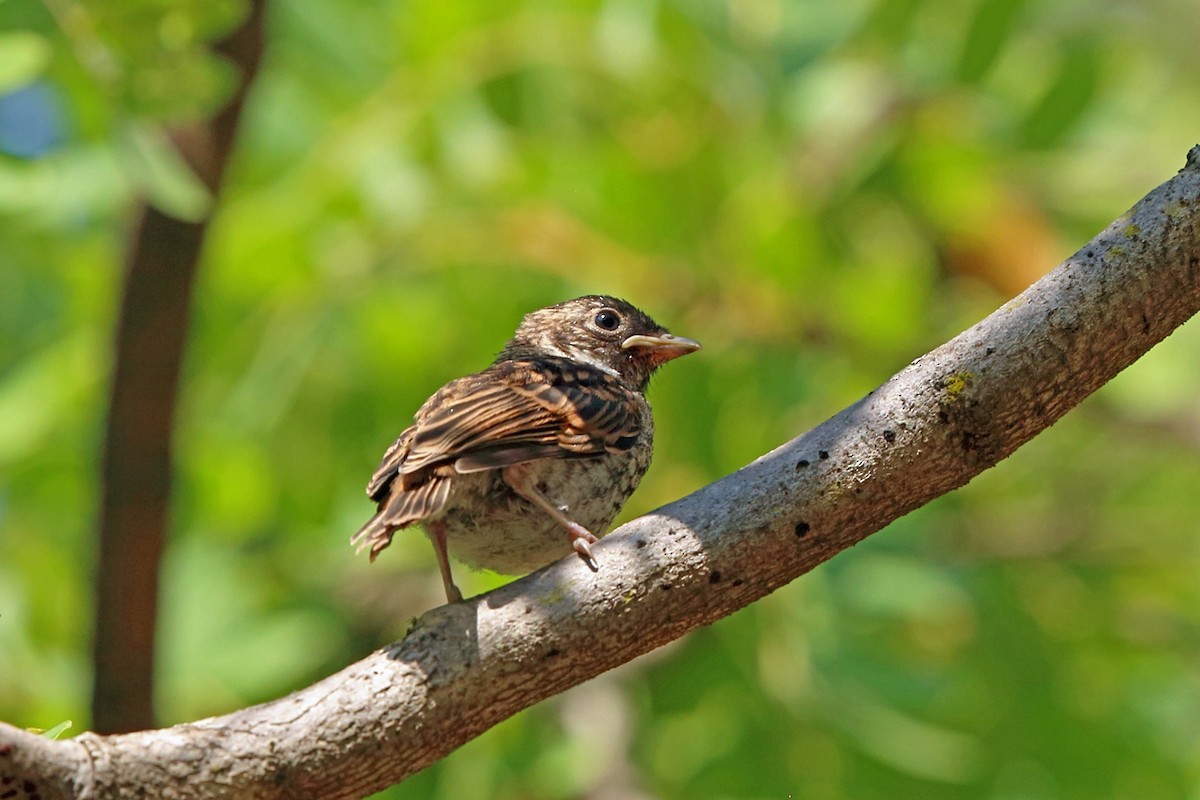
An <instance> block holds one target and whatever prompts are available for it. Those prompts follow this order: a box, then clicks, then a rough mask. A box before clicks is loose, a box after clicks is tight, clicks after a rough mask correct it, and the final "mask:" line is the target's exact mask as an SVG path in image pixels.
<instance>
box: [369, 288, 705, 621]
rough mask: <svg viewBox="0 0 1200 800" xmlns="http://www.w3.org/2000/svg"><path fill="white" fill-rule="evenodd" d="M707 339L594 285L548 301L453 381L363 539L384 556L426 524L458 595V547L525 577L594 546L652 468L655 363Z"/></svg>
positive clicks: (425, 418)
mask: <svg viewBox="0 0 1200 800" xmlns="http://www.w3.org/2000/svg"><path fill="white" fill-rule="evenodd" d="M699 349H700V345H699V343H697V342H695V341H693V340H691V339H685V338H683V337H681V336H673V335H671V334H670V333H668V332H667V330H666V329H665V328H663V327H662V326H661V325H659V324H658V323H656V322H655V321H654V320H652V319H650V317H648V316H647V315H646V314H644V313H643V312H641V311H639V310H638V309H637V308H634V307H633V306H632V305H630V304H629V303H627V302H625V301H624V300H619V299H617V298H615V297H607V296H604V295H589V296H587V297H580V298H577V299H575V300H568V301H567V302H565V303H559V304H558V305H554V306H550V307H548V308H543V309H540V310H538V311H534V312H532V313H531V314H528V315H526V317H525V318H524V319H523V320H522V321H521V324H520V326H519V327H518V328H517V332H516V334H514V335H513V338H512V339H511V340H510V341H509V342H508V344H507V345H505V347H504V349H503V350H502V351H501V352H500V355H499V356H497V357H496V360H495V361H494V362H492V365H491V366H490V367H488V368H487V369H485V370H483V371H482V372H476V373H475V374H473V375H468V376H466V377H465V378H459V379H458V380H455V381H451V382H450V383H448V384H446V385H445V386H443V387H442V388H441V389H439V390H438V391H437V392H436V393H434V395H433V396H432V397H430V398H429V399H428V400H426V401H425V404H424V405H423V406H421V409H420V410H419V411H417V414H416V417H415V421H414V424H413V425H412V426H411V427H409V428H408V429H407V430H405V431H404V432H403V433H401V434H400V438H398V439H397V440H396V441H395V443H394V444H392V446H391V447H389V448H388V449H387V452H385V453H384V454H383V461H382V462H380V464H379V467H378V469H376V470H375V474H374V475H372V476H371V482H370V483H369V484H368V485H367V495H368V496H369V497H370V498H371V499H372V500H374V501H375V502H377V503H378V504H379V510H378V511H377V512H376V513H375V516H373V517H371V519H370V520H369V521H368V522H367V524H366V525H364V526H363V527H362V529H361V530H359V531H358V533H356V534H354V537H353V538H352V539H351V540H350V542H351V544H357V545H358V550H359V552H361V551H362V550H364V549H368V550H369V551H370V554H371V560H372V561H374V560H375V557H376V556H377V555H379V553H380V551H382V550H383V549H384V548H385V547H387V546H388V545H389V544H391V542H392V535H393V534H394V533H395V532H396V531H397V530H400V529H401V528H407V527H409V526H410V525H415V524H420V525H422V526H423V527H424V528H425V530H426V532H427V533H428V534H429V538H430V541H432V542H433V549H434V551H435V552H436V553H437V559H438V567H439V568H440V569H441V573H442V583H443V585H444V586H445V589H446V598H447V600H449V601H450V602H452V603H453V602H457V601H459V600H462V594H461V593H460V592H459V590H458V587H457V586H455V585H454V579H453V577H452V576H451V574H450V559H449V556H448V553H453V554H454V556H455V557H456V558H457V559H459V560H460V561H462V562H464V563H466V564H468V565H470V566H472V567H477V568H486V569H490V570H495V571H496V572H502V573H507V574H524V573H527V572H532V571H533V570H535V569H538V568H539V567H542V566H545V565H546V564H548V563H550V562H551V561H554V560H556V559H558V558H561V557H562V556H564V555H567V554H568V553H570V552H571V551H572V550H574V551H575V552H576V553H578V554H579V556H580V558H582V559H583V560H584V561H585V562H587V563H588V565H589V566H591V567H592V568H593V569H596V562H595V559H594V558H593V557H592V550H591V545H592V544H594V543H595V542H596V541H597V534H602V533H603V532H604V531H605V529H606V528H607V527H608V525H609V524H610V523H611V522H612V521H613V518H614V517H616V515H617V512H618V511H620V510H621V507H622V506H623V505H625V501H626V500H628V499H629V496H630V495H631V494H633V490H634V489H636V488H637V485H638V482H639V481H641V479H642V475H644V474H645V472H646V469H647V468H648V467H649V466H650V456H651V453H652V451H653V441H654V419H653V417H652V416H651V413H650V404H649V403H647V402H646V398H645V391H646V386H647V384H648V383H649V382H650V376H651V374H653V372H654V371H655V370H656V369H658V367H660V366H662V365H663V364H664V363H666V362H667V361H670V360H671V359H673V358H677V357H679V356H682V355H686V354H688V353H691V352H694V351H696V350H699Z"/></svg>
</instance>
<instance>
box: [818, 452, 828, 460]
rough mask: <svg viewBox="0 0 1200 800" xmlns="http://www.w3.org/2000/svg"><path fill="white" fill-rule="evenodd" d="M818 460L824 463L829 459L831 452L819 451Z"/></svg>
mask: <svg viewBox="0 0 1200 800" xmlns="http://www.w3.org/2000/svg"><path fill="white" fill-rule="evenodd" d="M817 458H819V459H821V460H822V461H824V460H825V459H827V458H829V451H828V450H818V451H817Z"/></svg>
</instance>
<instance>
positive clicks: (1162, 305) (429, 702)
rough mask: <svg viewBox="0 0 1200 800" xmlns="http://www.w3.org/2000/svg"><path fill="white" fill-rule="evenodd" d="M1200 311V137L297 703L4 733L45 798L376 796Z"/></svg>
mask: <svg viewBox="0 0 1200 800" xmlns="http://www.w3.org/2000/svg"><path fill="white" fill-rule="evenodd" d="M1198 309H1200V147H1198V148H1196V149H1194V150H1193V151H1192V153H1191V154H1189V159H1188V166H1187V167H1186V168H1185V169H1184V170H1183V171H1182V172H1181V173H1180V174H1179V175H1178V176H1176V177H1175V178H1173V179H1172V180H1170V181H1168V182H1167V183H1166V184H1164V185H1163V186H1161V187H1159V188H1158V189H1156V190H1155V191H1154V192H1152V193H1151V194H1150V195H1149V196H1148V197H1146V198H1145V199H1144V200H1142V201H1141V202H1140V203H1139V204H1138V205H1137V206H1136V207H1135V208H1134V209H1133V210H1132V211H1130V212H1129V213H1127V214H1126V215H1125V216H1123V217H1121V218H1120V219H1118V220H1117V221H1116V222H1114V223H1113V224H1112V225H1110V226H1109V227H1108V228H1107V229H1106V230H1105V231H1103V232H1102V233H1101V234H1100V235H1099V236H1097V237H1096V238H1095V239H1094V240H1093V241H1091V242H1090V243H1089V244H1087V245H1086V246H1085V247H1084V248H1083V249H1082V250H1080V251H1079V252H1078V253H1076V254H1075V255H1074V256H1073V257H1072V258H1071V259H1069V260H1068V261H1067V262H1065V263H1064V264H1063V265H1061V266H1060V267H1059V268H1058V269H1056V270H1055V271H1054V272H1052V273H1051V274H1050V275H1048V276H1046V277H1045V278H1044V279H1042V280H1040V281H1038V282H1037V283H1036V284H1035V285H1034V286H1032V287H1031V288H1030V289H1029V290H1028V291H1026V292H1025V293H1023V294H1022V295H1020V296H1019V297H1017V298H1016V299H1014V300H1012V301H1011V302H1009V303H1007V304H1005V305H1004V306H1003V307H1002V308H1000V309H999V310H998V311H996V312H995V313H994V314H992V315H991V316H989V317H988V318H987V319H985V320H984V321H982V322H980V323H979V324H977V325H975V326H974V327H972V328H971V329H969V330H967V331H965V332H964V333H962V334H961V335H959V336H958V337H956V338H955V339H954V340H952V341H950V342H948V343H947V344H945V345H943V346H942V347H939V348H938V349H936V350H934V351H933V352H931V353H929V354H927V355H925V356H923V357H921V358H919V359H917V360H916V361H914V362H913V363H912V364H910V365H909V366H908V367H906V368H905V369H904V370H902V371H901V372H900V373H899V374H897V375H896V376H895V377H893V378H892V379H891V380H889V381H888V382H887V383H885V384H883V385H882V386H880V387H879V388H878V389H876V390H875V391H874V392H872V393H871V394H870V395H868V396H867V397H865V398H863V399H862V400H860V401H859V402H857V403H855V404H854V405H853V406H851V407H850V408H847V409H846V410H845V411H843V412H841V413H840V414H838V415H837V416H835V417H833V418H832V419H830V420H829V421H827V422H825V423H824V424H822V425H820V426H818V427H817V428H815V429H813V430H812V431H810V432H808V433H806V434H804V435H803V436H800V437H799V438H797V439H795V440H793V441H791V442H789V443H787V444H785V445H784V446H782V447H780V448H779V449H777V450H775V451H774V452H771V453H769V454H767V455H765V456H763V457H762V458H760V459H758V460H757V461H755V462H754V463H752V464H750V465H749V466H747V467H745V468H744V469H742V470H739V471H738V472H736V473H734V474H733V475H730V476H728V477H726V478H723V479H721V480H719V481H717V482H716V483H714V484H711V485H709V486H707V487H705V488H703V489H701V490H699V491H697V492H695V493H694V494H692V495H689V496H688V497H686V498H684V499H682V500H680V501H678V502H676V503H672V504H670V505H668V506H665V507H663V508H661V509H659V510H657V511H655V512H653V513H651V514H648V515H646V516H645V517H642V518H640V519H637V520H634V521H633V522H630V523H629V524H627V525H625V526H622V528H620V529H619V530H618V531H616V532H614V533H613V534H611V535H610V536H608V537H606V538H605V539H604V541H603V542H602V543H601V544H600V545H599V546H598V547H597V548H596V555H597V559H598V561H599V563H600V571H599V572H598V573H592V572H590V571H589V570H588V569H587V568H586V567H584V565H582V564H581V563H580V562H579V560H578V559H574V558H568V559H565V560H563V561H561V562H559V563H557V564H554V565H552V566H550V567H548V568H546V569H544V570H542V571H540V572H538V573H535V574H534V575H531V576H529V577H528V578H525V579H523V580H520V581H517V582H515V583H512V584H509V585H508V586H505V587H502V588H500V589H497V590H495V591H493V592H490V593H489V594H487V595H484V596H482V597H479V598H476V599H474V600H470V601H467V602H464V603H460V604H455V605H453V606H443V607H441V608H436V609H433V610H432V611H429V612H428V613H426V614H425V615H424V616H423V617H421V619H420V620H418V621H417V623H416V625H415V627H414V629H413V630H412V631H411V632H410V633H409V635H408V636H406V637H405V638H404V639H403V640H402V641H399V642H396V643H395V644H392V645H390V646H388V647H386V648H384V649H382V650H380V651H378V652H375V653H373V654H371V655H370V656H368V657H367V658H365V659H364V660H362V661H360V662H358V663H356V664H353V665H351V666H349V667H347V668H346V669H344V670H342V671H341V672H339V673H337V674H336V675H332V676H330V677H329V678H326V679H325V680H323V681H321V682H319V683H317V684H315V685H313V686H311V687H309V688H307V689H304V690H301V691H298V692H295V693H294V694H291V695H289V696H287V697H284V698H282V699H280V700H276V701H273V702H270V703H265V704H263V705H258V706H253V707H251V708H247V709H243V710H240V711H236V712H234V713H232V714H229V715H226V716H223V717H217V718H213V719H207V720H201V721H199V722H193V723H188V724H184V725H177V726H175V727H173V728H168V729H165V730H159V731H145V732H141V733H133V734H125V735H118V736H98V735H96V734H92V733H85V734H83V735H81V736H79V737H77V738H75V739H72V740H68V741H63V742H51V741H47V740H44V739H40V738H38V737H36V736H33V735H31V734H27V733H24V732H22V731H19V730H17V729H14V728H11V727H8V726H3V725H0V778H8V777H9V776H11V777H12V779H13V780H14V781H29V782H30V784H29V785H30V786H34V787H35V788H36V789H37V790H38V791H39V792H40V794H41V797H43V798H47V799H49V798H60V797H106V798H108V797H113V798H121V797H140V796H154V797H163V798H174V797H189V798H208V797H255V798H285V797H286V798H301V797H305V798H311V797H322V798H354V797H361V796H363V795H366V794H369V793H371V792H374V791H378V790H379V789H382V788H383V787H385V786H388V785H390V784H393V783H396V782H398V781H401V780H403V779H404V778H406V777H407V776H409V775H412V774H413V773H414V772H416V771H418V770H420V769H422V768H423V767H425V766H428V765H429V764H431V763H433V762H434V761H436V760H437V759H439V758H441V757H442V756H444V755H446V754H447V753H449V752H450V751H451V750H453V749H454V748H456V747H458V746H459V745H461V744H462V743H464V742H466V741H467V740H469V739H470V738H472V737H474V736H476V735H477V734H479V733H481V732H482V731H484V730H487V729H488V728H489V727H491V726H492V725H495V724H496V723H497V722H499V721H500V720H502V719H504V718H506V717H508V716H510V715H512V714H514V713H516V712H517V711H520V710H521V709H523V708H526V707H528V706H530V705H532V704H533V703H536V702H538V701H539V700H543V699H545V698H547V697H550V696H551V695H554V694H556V693H558V692H561V691H563V690H565V689H567V688H569V687H571V686H574V685H576V684H579V683H581V682H583V681H585V680H587V679H588V678H591V677H593V676H594V675H597V674H599V673H601V672H603V671H605V670H608V669H611V668H612V667H615V666H617V665H618V664H622V663H624V662H626V661H629V660H630V659H632V658H633V657H634V656H637V655H639V654H641V653H645V652H647V651H649V650H652V649H654V648H656V647H659V646H660V645H662V644H665V643H667V642H669V641H671V640H673V639H676V638H678V637H680V636H682V635H683V634H684V633H686V632H688V631H690V630H692V629H694V628H696V627H698V626H700V625H704V624H707V623H709V622H712V621H713V620H716V619H719V618H721V617H723V616H726V615H728V614H731V613H733V612H734V611H737V610H738V609H740V608H742V607H744V606H745V605H747V604H749V603H751V602H753V601H754V600H756V599H758V598H760V597H762V596H763V595H765V594H767V593H769V592H771V591H773V590H774V589H776V588H778V587H780V586H782V585H784V584H786V583H788V582H789V581H792V580H794V579H795V578H796V577H798V576H799V575H802V574H804V573H805V572H807V571H808V570H810V569H812V568H813V567H815V566H817V565H818V564H820V563H821V562H823V561H825V560H826V559H828V558H830V557H832V556H833V555H834V554H836V553H838V552H840V551H841V550H844V549H846V548H847V547H849V546H851V545H852V544H854V543H856V542H858V541H860V540H861V539H863V538H864V537H866V536H868V535H870V534H871V533H873V532H874V531H877V530H879V529H880V528H882V527H883V526H885V525H886V524H887V523H889V522H890V521H892V520H894V519H896V518H897V517H899V516H901V515H902V514H904V513H906V512H908V511H910V510H912V509H913V508H916V507H917V506H919V505H921V504H923V503H925V502H927V501H928V500H930V499H932V498H934V497H936V496H938V495H940V494H943V493H945V492H947V491H950V490H951V489H953V488H955V487H957V486H961V485H963V484H965V483H966V482H967V481H969V480H970V479H971V478H972V477H974V476H975V475H977V474H978V473H980V472H981V471H983V470H984V469H987V468H988V467H990V466H992V465H994V464H995V463H996V462H998V461H999V460H1000V459H1002V458H1004V457H1005V456H1007V455H1008V454H1010V453H1012V452H1013V451H1014V450H1015V449H1016V448H1017V447H1019V446H1020V445H1021V444H1023V443H1024V442H1026V441H1028V440H1029V439H1030V438H1031V437H1033V436H1034V435H1035V434H1037V433H1038V432H1039V431H1041V430H1044V429H1045V428H1046V427H1048V426H1049V425H1051V424H1052V423H1053V422H1054V421H1055V420H1057V419H1058V418H1059V417H1061V416H1062V415H1063V414H1064V413H1066V411H1067V410H1069V409H1070V408H1071V407H1073V406H1074V405H1076V404H1077V403H1079V402H1080V401H1081V400H1082V399H1083V398H1084V397H1086V396H1087V395H1088V394H1089V393H1091V392H1092V391H1094V390H1095V389H1096V388H1098V387H1099V386H1101V385H1102V384H1103V383H1104V382H1105V381H1107V380H1109V379H1110V378H1111V377H1113V376H1114V375H1116V374H1117V373H1118V372H1119V371H1120V370H1122V369H1123V368H1124V367H1126V366H1128V365H1129V364H1130V363H1132V362H1133V361H1134V360H1135V359H1137V358H1138V357H1139V356H1140V355H1141V354H1143V353H1144V352H1146V351H1147V350H1148V349H1150V348H1151V347H1152V346H1153V345H1154V344H1155V343H1156V342H1158V341H1160V340H1161V339H1163V338H1164V337H1166V336H1167V335H1168V334H1169V333H1170V332H1171V331H1172V330H1174V329H1175V328H1176V327H1177V326H1179V325H1180V324H1182V323H1183V322H1184V321H1186V320H1187V319H1188V318H1189V317H1191V316H1192V315H1193V314H1194V313H1195V312H1196V311H1197V310H1198Z"/></svg>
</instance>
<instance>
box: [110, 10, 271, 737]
mask: <svg viewBox="0 0 1200 800" xmlns="http://www.w3.org/2000/svg"><path fill="white" fill-rule="evenodd" d="M264 6H265V0H251V3H250V9H249V14H248V15H247V17H246V19H245V20H244V21H243V23H242V25H241V26H240V27H239V28H237V29H236V30H235V31H233V32H232V33H231V34H230V36H229V37H228V38H226V39H225V40H224V41H222V42H220V43H218V44H217V45H216V50H217V51H218V52H220V53H221V54H222V55H224V56H225V57H226V58H228V59H229V60H230V61H231V62H233V64H234V66H235V67H237V69H238V71H239V74H240V78H239V79H238V85H237V87H236V88H235V90H234V93H233V95H232V96H231V98H230V100H229V102H228V103H227V104H226V105H225V106H224V107H223V108H222V109H221V110H220V111H219V112H218V113H217V115H216V116H215V117H214V118H213V119H212V120H211V121H210V122H209V123H206V124H199V125H196V126H194V127H193V128H189V129H186V130H181V131H176V132H174V133H173V139H174V140H175V143H176V146H177V147H178V149H179V151H180V153H181V154H182V156H183V157H184V159H185V160H186V161H187V162H188V164H189V165H190V167H191V168H192V170H193V171H194V172H195V173H196V175H197V176H198V177H199V178H200V179H201V180H202V181H203V182H204V184H205V185H206V186H207V187H208V190H209V192H210V193H211V194H212V195H213V196H214V197H215V196H216V195H217V193H218V190H219V188H220V184H221V177H222V175H223V174H224V171H225V166H226V164H227V163H228V161H229V156H230V153H231V152H232V149H233V142H234V138H235V135H236V132H237V126H238V120H239V118H240V116H241V111H242V106H243V103H244V101H245V98H246V93H247V90H248V88H249V86H250V83H251V81H252V80H253V77H254V74H255V72H256V70H257V68H258V63H259V58H260V56H261V54H262V43H263V11H264ZM207 228H208V219H207V218H205V219H202V220H200V221H198V222H187V221H184V220H179V219H175V218H174V217H171V216H168V215H167V214H165V213H163V212H162V211H160V210H158V209H156V208H154V207H152V206H150V205H148V204H145V205H143V207H142V209H141V210H140V214H139V220H138V222H137V223H136V225H135V226H134V230H133V231H132V234H131V236H130V243H129V251H128V254H127V257H126V272H125V285H124V288H123V291H122V299H121V309H120V314H119V318H118V321H117V330H116V342H115V354H114V360H115V368H114V371H113V377H112V397H111V401H110V405H109V411H108V420H107V427H106V431H105V439H104V451H103V463H102V476H101V478H102V484H103V488H102V500H101V509H100V530H99V556H98V563H97V567H96V604H95V608H96V616H95V622H94V633H93V637H94V638H93V651H92V654H93V668H94V684H93V690H92V726H93V727H94V728H95V730H97V731H105V732H122V731H132V730H140V729H143V728H150V727H153V726H154V638H155V621H156V618H157V608H158V573H159V563H160V560H161V556H162V552H163V547H164V542H165V533H166V526H167V519H168V512H169V508H170V496H171V483H172V480H171V479H172V471H173V465H172V447H171V437H172V429H173V426H174V419H175V405H176V400H177V397H178V390H179V373H180V367H181V364H182V361H183V352H184V344H185V342H186V340H187V325H188V310H189V307H190V305H191V296H192V286H193V284H194V282H195V276H196V269H197V265H198V264H199V261H200V254H201V249H202V247H203V245H204V236H205V232H206V230H207Z"/></svg>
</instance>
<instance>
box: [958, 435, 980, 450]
mask: <svg viewBox="0 0 1200 800" xmlns="http://www.w3.org/2000/svg"><path fill="white" fill-rule="evenodd" d="M961 444H962V449H963V450H966V451H968V452H969V451H971V450H978V449H979V437H978V436H976V435H975V434H974V433H971V431H963V432H962V440H961Z"/></svg>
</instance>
